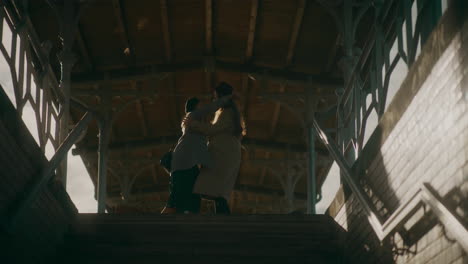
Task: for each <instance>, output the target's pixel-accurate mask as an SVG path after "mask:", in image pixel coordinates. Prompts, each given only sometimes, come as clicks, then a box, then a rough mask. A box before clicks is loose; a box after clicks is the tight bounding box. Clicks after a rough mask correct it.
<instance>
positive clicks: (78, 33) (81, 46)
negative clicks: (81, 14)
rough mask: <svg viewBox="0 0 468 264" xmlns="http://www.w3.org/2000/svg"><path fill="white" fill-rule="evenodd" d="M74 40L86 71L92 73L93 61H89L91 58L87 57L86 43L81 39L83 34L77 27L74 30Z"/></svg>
mask: <svg viewBox="0 0 468 264" xmlns="http://www.w3.org/2000/svg"><path fill="white" fill-rule="evenodd" d="M76 40H77V44H78V48H79V50H80V53H81V56H82V58H83V63H84V66H85V68H86V71H93V70H94V64H93V61H92V60H91V56H90V55H89V49H88V45H86V42H85V40H84V39H83V32H82V30H81V27H80V26H79V25H78V27H77V30H76Z"/></svg>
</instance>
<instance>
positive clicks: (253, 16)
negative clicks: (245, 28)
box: [245, 0, 259, 63]
mask: <svg viewBox="0 0 468 264" xmlns="http://www.w3.org/2000/svg"><path fill="white" fill-rule="evenodd" d="M258 1H259V0H252V6H251V8H250V21H249V35H248V36H247V51H246V54H245V61H246V62H247V63H249V62H250V61H251V59H252V55H253V49H254V40H255V30H256V28H257V16H258Z"/></svg>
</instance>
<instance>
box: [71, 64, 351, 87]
mask: <svg viewBox="0 0 468 264" xmlns="http://www.w3.org/2000/svg"><path fill="white" fill-rule="evenodd" d="M214 67H215V69H216V70H222V71H226V72H237V73H245V74H248V75H249V77H250V78H252V79H261V78H264V79H266V80H268V81H271V82H279V83H287V84H293V85H307V84H310V82H314V83H316V85H343V79H342V78H330V77H327V76H324V75H313V74H308V73H304V72H295V71H290V70H285V69H277V68H269V67H260V66H254V65H247V64H237V63H230V62H221V61H215V65H214ZM205 68H206V62H203V61H201V62H193V63H186V64H163V65H152V66H141V67H130V68H125V69H117V70H110V71H104V72H91V73H83V74H74V75H73V76H72V86H73V87H79V86H81V87H83V86H94V85H103V84H112V83H116V82H117V83H120V82H128V81H132V80H147V79H164V78H166V77H167V76H168V75H169V73H173V72H181V71H194V70H204V69H205Z"/></svg>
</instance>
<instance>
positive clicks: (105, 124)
mask: <svg viewBox="0 0 468 264" xmlns="http://www.w3.org/2000/svg"><path fill="white" fill-rule="evenodd" d="M110 103H111V102H110V100H106V99H105V98H104V102H103V108H102V109H103V111H102V113H101V118H100V119H99V148H98V180H97V182H98V184H97V201H98V213H99V214H103V213H105V210H106V199H107V161H108V153H109V152H108V150H109V140H110V133H111V126H112V118H111V113H110V110H111V109H110Z"/></svg>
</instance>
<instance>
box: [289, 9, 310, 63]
mask: <svg viewBox="0 0 468 264" xmlns="http://www.w3.org/2000/svg"><path fill="white" fill-rule="evenodd" d="M306 2H307V1H306V0H300V1H299V6H298V8H297V11H296V18H295V19H294V25H293V28H292V33H291V38H290V39H289V47H288V55H287V57H286V67H289V66H290V65H291V63H292V60H293V57H294V50H295V49H296V42H297V38H298V36H299V30H300V29H301V25H302V19H303V18H304V10H305V6H306Z"/></svg>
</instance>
